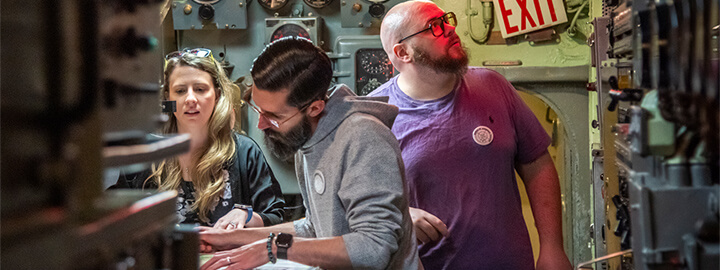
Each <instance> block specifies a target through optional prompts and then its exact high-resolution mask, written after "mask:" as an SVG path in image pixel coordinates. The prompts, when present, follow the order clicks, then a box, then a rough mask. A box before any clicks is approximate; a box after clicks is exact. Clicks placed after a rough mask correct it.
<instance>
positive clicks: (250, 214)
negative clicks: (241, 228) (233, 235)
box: [233, 203, 253, 224]
mask: <svg viewBox="0 0 720 270" xmlns="http://www.w3.org/2000/svg"><path fill="white" fill-rule="evenodd" d="M233 209H242V210H245V211H247V218H246V219H245V224H247V223H248V222H250V220H252V217H253V209H252V206H251V205H247V204H239V203H236V204H235V205H234V206H233Z"/></svg>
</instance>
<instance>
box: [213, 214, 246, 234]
mask: <svg viewBox="0 0 720 270" xmlns="http://www.w3.org/2000/svg"><path fill="white" fill-rule="evenodd" d="M247 215H248V212H247V211H245V210H242V209H233V210H230V212H228V213H227V214H226V215H225V216H223V217H221V218H220V219H218V221H217V222H216V223H215V226H213V228H215V229H224V230H234V229H239V228H244V227H245V220H247Z"/></svg>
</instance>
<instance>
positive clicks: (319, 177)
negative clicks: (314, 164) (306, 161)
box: [313, 171, 325, 194]
mask: <svg viewBox="0 0 720 270" xmlns="http://www.w3.org/2000/svg"><path fill="white" fill-rule="evenodd" d="M313 187H314V188H315V192H317V193H318V194H323V192H325V177H324V176H323V174H322V172H320V171H315V175H314V176H313Z"/></svg>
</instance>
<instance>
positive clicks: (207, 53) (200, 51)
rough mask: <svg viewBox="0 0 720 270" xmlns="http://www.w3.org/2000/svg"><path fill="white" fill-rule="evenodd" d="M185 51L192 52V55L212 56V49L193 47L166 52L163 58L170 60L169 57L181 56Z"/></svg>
mask: <svg viewBox="0 0 720 270" xmlns="http://www.w3.org/2000/svg"><path fill="white" fill-rule="evenodd" d="M186 53H189V54H193V55H196V56H199V57H210V58H213V57H212V51H211V50H210V49H206V48H195V49H184V50H182V51H174V52H171V53H168V54H167V55H165V60H170V59H171V58H174V57H179V56H183V55H184V54H186Z"/></svg>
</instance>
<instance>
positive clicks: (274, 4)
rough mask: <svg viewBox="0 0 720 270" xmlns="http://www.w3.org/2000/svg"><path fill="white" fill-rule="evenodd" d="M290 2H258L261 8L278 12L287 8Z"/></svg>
mask: <svg viewBox="0 0 720 270" xmlns="http://www.w3.org/2000/svg"><path fill="white" fill-rule="evenodd" d="M287 2H288V0H258V3H260V5H261V6H263V7H264V8H267V9H269V10H277V9H280V8H282V7H284V6H285V4H287Z"/></svg>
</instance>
